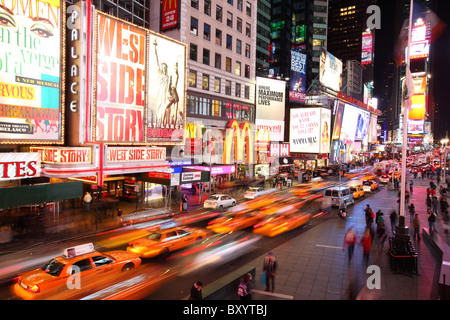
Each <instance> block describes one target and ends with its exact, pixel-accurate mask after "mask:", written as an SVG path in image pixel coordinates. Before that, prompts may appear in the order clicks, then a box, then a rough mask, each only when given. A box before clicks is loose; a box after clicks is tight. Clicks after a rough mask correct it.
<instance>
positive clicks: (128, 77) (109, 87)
mask: <svg viewBox="0 0 450 320" xmlns="http://www.w3.org/2000/svg"><path fill="white" fill-rule="evenodd" d="M95 22H96V28H95V30H96V32H95V41H94V43H95V45H96V46H97V50H96V59H94V61H95V65H94V75H95V76H96V77H97V81H96V88H95V95H94V97H96V104H95V108H96V109H95V112H94V119H93V120H94V129H95V135H94V137H95V140H96V141H102V142H114V143H117V144H121V143H122V144H123V143H133V142H144V117H145V108H144V106H145V65H146V59H145V57H146V49H145V48H146V31H145V29H141V28H139V27H136V26H134V25H131V24H129V23H126V22H124V21H122V20H119V19H117V18H114V17H110V16H108V15H105V14H102V13H100V12H98V11H96V19H95Z"/></svg>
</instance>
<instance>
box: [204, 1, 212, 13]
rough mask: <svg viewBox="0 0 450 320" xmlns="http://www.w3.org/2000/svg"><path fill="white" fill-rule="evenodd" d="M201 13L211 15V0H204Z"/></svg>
mask: <svg viewBox="0 0 450 320" xmlns="http://www.w3.org/2000/svg"><path fill="white" fill-rule="evenodd" d="M203 13H204V14H206V15H208V16H211V0H205V2H204V5H203Z"/></svg>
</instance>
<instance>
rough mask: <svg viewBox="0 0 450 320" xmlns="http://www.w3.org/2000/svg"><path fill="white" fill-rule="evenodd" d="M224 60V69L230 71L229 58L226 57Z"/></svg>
mask: <svg viewBox="0 0 450 320" xmlns="http://www.w3.org/2000/svg"><path fill="white" fill-rule="evenodd" d="M225 60H226V61H225V71H227V72H231V58H228V57H227V58H226V59H225Z"/></svg>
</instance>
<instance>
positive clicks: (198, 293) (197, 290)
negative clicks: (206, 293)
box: [189, 281, 203, 300]
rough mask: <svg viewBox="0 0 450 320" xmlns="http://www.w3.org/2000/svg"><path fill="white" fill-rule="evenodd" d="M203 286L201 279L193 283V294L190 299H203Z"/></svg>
mask: <svg viewBox="0 0 450 320" xmlns="http://www.w3.org/2000/svg"><path fill="white" fill-rule="evenodd" d="M202 287H203V283H202V282H201V281H197V282H195V283H194V284H193V285H192V288H191V295H190V296H189V300H203V296H202Z"/></svg>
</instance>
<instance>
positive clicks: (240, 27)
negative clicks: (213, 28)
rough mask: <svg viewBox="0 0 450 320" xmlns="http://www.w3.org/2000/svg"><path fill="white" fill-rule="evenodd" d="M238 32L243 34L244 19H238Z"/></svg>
mask: <svg viewBox="0 0 450 320" xmlns="http://www.w3.org/2000/svg"><path fill="white" fill-rule="evenodd" d="M236 30H237V31H239V32H240V33H242V19H241V18H237V19H236Z"/></svg>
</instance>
